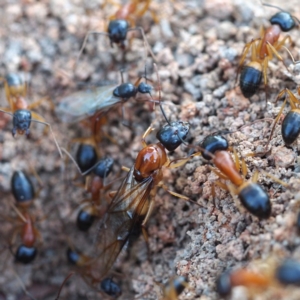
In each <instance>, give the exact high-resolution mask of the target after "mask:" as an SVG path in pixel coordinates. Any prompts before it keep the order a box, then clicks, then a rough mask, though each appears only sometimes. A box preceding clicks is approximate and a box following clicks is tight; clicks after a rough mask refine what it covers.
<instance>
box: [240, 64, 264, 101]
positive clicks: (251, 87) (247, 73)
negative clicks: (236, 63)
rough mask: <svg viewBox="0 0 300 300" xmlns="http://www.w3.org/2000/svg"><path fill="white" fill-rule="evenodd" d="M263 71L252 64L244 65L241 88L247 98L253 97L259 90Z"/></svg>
mask: <svg viewBox="0 0 300 300" xmlns="http://www.w3.org/2000/svg"><path fill="white" fill-rule="evenodd" d="M261 80H262V72H261V71H260V70H258V69H256V68H253V67H250V66H244V67H243V69H242V72H241V76H240V88H241V91H242V93H243V95H244V96H245V97H246V98H250V97H252V96H253V95H254V94H255V93H256V92H257V90H258V88H259V86H260V83H261Z"/></svg>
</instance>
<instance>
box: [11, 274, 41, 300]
mask: <svg viewBox="0 0 300 300" xmlns="http://www.w3.org/2000/svg"><path fill="white" fill-rule="evenodd" d="M12 270H13V273H14V275H15V277H16V278H17V280H18V282H19V284H20V286H21V288H22V290H23V292H24V293H25V295H26V296H28V297H29V298H30V299H31V300H36V298H34V297H33V296H32V295H31V294H30V293H29V292H28V291H27V289H26V287H25V285H24V283H23V281H22V280H21V278H20V276H19V275H18V273H17V272H16V271H15V270H14V269H12Z"/></svg>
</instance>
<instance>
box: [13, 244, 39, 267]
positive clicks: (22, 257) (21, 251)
mask: <svg viewBox="0 0 300 300" xmlns="http://www.w3.org/2000/svg"><path fill="white" fill-rule="evenodd" d="M36 255H37V249H36V248H35V247H26V246H24V245H21V246H20V247H19V248H18V249H17V252H16V254H15V259H16V261H17V262H20V263H22V264H29V263H31V262H32V261H33V260H34V259H35V257H36Z"/></svg>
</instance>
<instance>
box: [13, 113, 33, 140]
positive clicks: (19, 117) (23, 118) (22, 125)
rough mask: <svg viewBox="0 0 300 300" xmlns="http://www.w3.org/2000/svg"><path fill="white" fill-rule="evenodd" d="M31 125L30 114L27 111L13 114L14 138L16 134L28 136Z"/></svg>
mask: <svg viewBox="0 0 300 300" xmlns="http://www.w3.org/2000/svg"><path fill="white" fill-rule="evenodd" d="M30 124H31V112H30V110H27V109H18V110H16V111H15V112H14V114H13V130H12V134H13V136H15V134H16V132H18V133H19V134H24V133H26V135H28V134H29V127H30Z"/></svg>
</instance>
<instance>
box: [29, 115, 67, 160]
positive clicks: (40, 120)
mask: <svg viewBox="0 0 300 300" xmlns="http://www.w3.org/2000/svg"><path fill="white" fill-rule="evenodd" d="M31 115H32V117H33V119H32V120H31V121H32V122H36V123H40V124H44V125H46V126H48V127H49V129H50V132H51V135H52V138H53V140H54V143H55V145H56V148H57V150H58V152H59V155H60V157H61V159H62V160H63V155H62V152H61V149H60V147H59V145H58V142H57V140H56V138H55V135H54V132H53V130H52V127H51V125H50V123H47V122H45V120H44V118H43V117H41V116H40V115H38V114H36V113H34V112H31Z"/></svg>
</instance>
